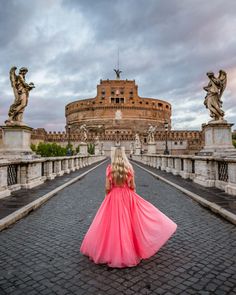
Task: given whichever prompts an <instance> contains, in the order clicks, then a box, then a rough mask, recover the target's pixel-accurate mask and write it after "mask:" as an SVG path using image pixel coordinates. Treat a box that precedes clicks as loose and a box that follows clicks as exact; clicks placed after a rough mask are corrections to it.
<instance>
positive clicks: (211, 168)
mask: <svg viewBox="0 0 236 295" xmlns="http://www.w3.org/2000/svg"><path fill="white" fill-rule="evenodd" d="M132 159H133V160H135V161H137V162H141V163H143V164H146V165H148V166H151V167H155V168H157V169H160V170H163V171H166V172H170V173H173V174H174V175H180V176H181V177H182V178H185V179H191V180H193V181H194V182H196V183H198V184H200V185H202V186H205V187H217V188H219V189H221V190H224V191H225V192H226V193H228V194H230V195H234V196H236V157H213V156H191V155H182V156H174V155H147V154H146V155H132Z"/></svg>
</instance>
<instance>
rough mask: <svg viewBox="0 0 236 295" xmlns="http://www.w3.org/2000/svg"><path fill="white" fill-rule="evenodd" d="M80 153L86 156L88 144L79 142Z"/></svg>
mask: <svg viewBox="0 0 236 295" xmlns="http://www.w3.org/2000/svg"><path fill="white" fill-rule="evenodd" d="M79 153H80V155H83V156H87V155H88V145H87V143H85V142H81V143H80V146H79Z"/></svg>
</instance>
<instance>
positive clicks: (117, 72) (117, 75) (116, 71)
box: [114, 69, 122, 80]
mask: <svg viewBox="0 0 236 295" xmlns="http://www.w3.org/2000/svg"><path fill="white" fill-rule="evenodd" d="M114 71H115V73H116V79H118V80H119V79H120V74H121V73H122V71H121V70H119V69H114Z"/></svg>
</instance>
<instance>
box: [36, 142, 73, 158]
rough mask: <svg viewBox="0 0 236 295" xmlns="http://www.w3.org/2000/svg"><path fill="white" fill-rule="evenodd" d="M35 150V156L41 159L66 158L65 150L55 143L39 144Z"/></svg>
mask: <svg viewBox="0 0 236 295" xmlns="http://www.w3.org/2000/svg"><path fill="white" fill-rule="evenodd" d="M31 148H32V147H31ZM33 148H35V152H36V154H38V155H40V156H42V157H61V156H66V152H67V149H66V148H64V147H62V146H60V145H59V144H56V143H44V142H40V143H39V144H38V146H37V147H33Z"/></svg>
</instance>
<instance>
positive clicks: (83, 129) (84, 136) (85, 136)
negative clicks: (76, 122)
mask: <svg viewBox="0 0 236 295" xmlns="http://www.w3.org/2000/svg"><path fill="white" fill-rule="evenodd" d="M80 130H81V132H82V135H81V141H82V142H86V141H87V139H88V129H87V127H86V124H83V125H81V126H80Z"/></svg>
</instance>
